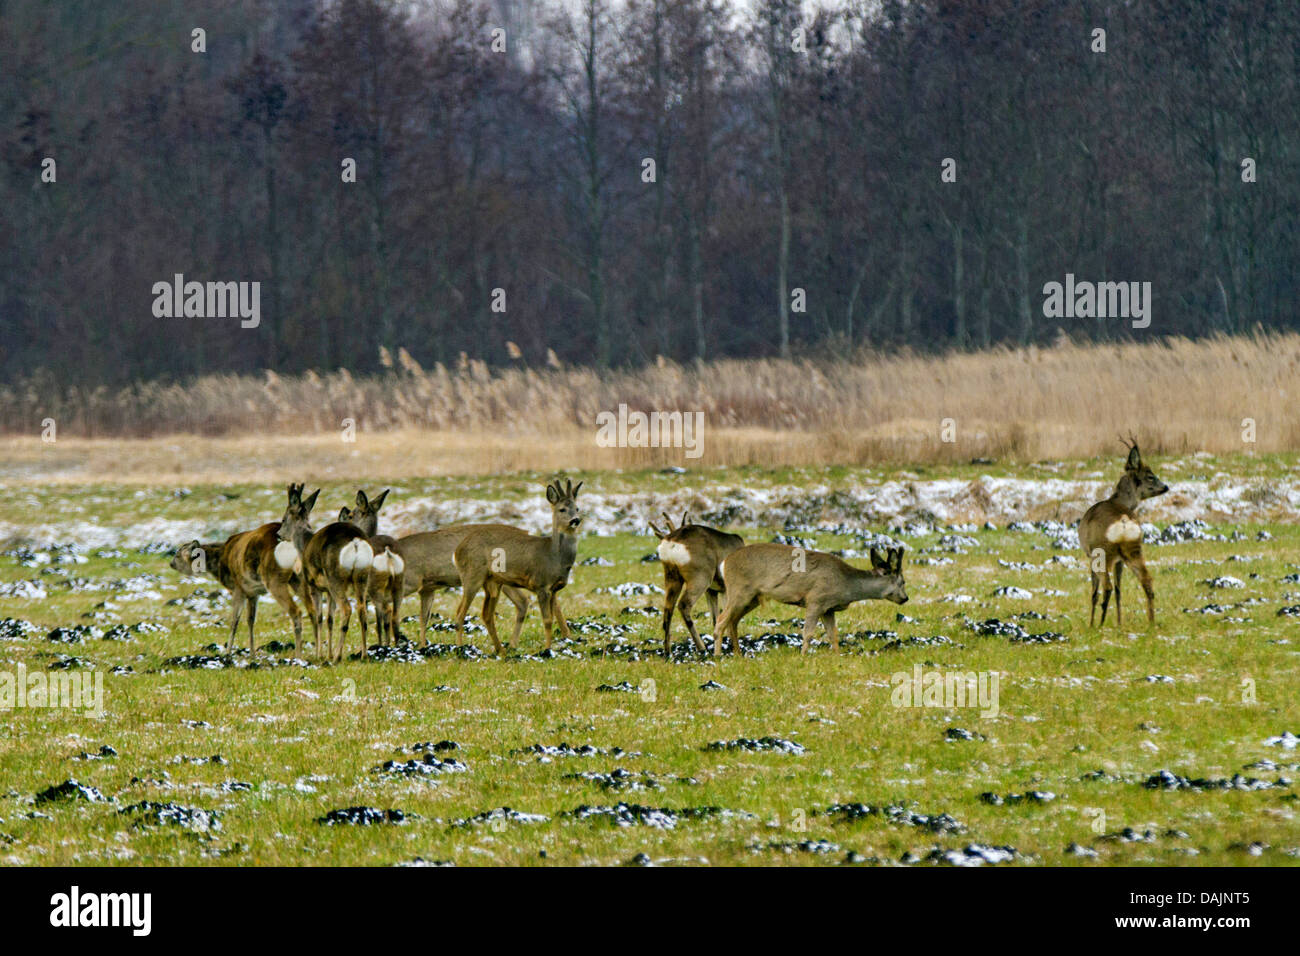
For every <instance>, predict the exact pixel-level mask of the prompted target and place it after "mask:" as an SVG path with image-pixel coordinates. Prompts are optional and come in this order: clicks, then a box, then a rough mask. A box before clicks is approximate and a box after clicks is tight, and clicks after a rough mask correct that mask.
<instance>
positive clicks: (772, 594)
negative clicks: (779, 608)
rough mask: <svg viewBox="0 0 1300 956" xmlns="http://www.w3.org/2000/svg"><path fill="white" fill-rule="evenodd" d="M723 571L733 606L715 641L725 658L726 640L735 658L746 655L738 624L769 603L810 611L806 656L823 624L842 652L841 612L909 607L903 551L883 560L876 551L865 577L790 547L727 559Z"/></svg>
mask: <svg viewBox="0 0 1300 956" xmlns="http://www.w3.org/2000/svg"><path fill="white" fill-rule="evenodd" d="M718 571H719V573H720V574H721V575H722V580H723V582H724V583H725V585H726V589H727V606H726V609H725V610H724V611H723V612H722V623H721V624H720V625H719V626H718V629H717V633H715V634H714V635H713V656H714V657H718V656H720V655H721V653H722V637H723V635H726V636H727V637H729V638H730V639H731V650H732V653H736V652H738V651H739V650H740V639H739V637H738V636H737V635H736V624H737V623H738V622H739V621H740V619H741V618H743V617H744V616H745V615H746V614H748V613H749V612H750V611H752V610H753V609H754V608H756V607H758V603H759V601H760V600H762V599H764V598H769V599H771V600H775V601H780V602H781V603H783V604H795V605H798V606H800V607H802V608H804V620H803V653H804V654H807V653H808V648H809V646H810V645H811V644H812V636H813V632H814V631H816V630H817V622H818V621H819V620H820V621H821V622H822V626H823V627H824V628H825V629H826V635H827V636H828V637H829V638H830V639H831V647H833V648H834V649H835V650H839V647H840V636H839V632H838V631H836V629H835V612H836V611H842V610H844V609H845V608H846V607H848V606H849V605H850V604H852V603H854V602H855V601H862V600H865V599H867V598H883V599H884V600H886V601H893V602H894V603H895V604H906V603H907V588H906V587H905V586H904V583H903V549H902V548H890V549H889V550H888V551H887V552H886V554H885V557H883V558H882V557H881V556H880V555H879V554H878V553H876V549H875V548H872V549H871V570H870V571H864V570H862V569H860V568H855V567H854V566H853V565H851V564H849V563H848V562H847V561H844V560H842V559H841V558H838V557H836V556H835V555H833V554H826V553H825V552H823V551H805V550H804V549H802V548H792V547H790V546H789V545H784V544H750V545H746V546H745V547H743V548H739V549H737V550H735V551H733V552H732V553H731V554H729V555H727V556H726V557H725V558H724V559H723V560H722V562H721V564H719V566H718Z"/></svg>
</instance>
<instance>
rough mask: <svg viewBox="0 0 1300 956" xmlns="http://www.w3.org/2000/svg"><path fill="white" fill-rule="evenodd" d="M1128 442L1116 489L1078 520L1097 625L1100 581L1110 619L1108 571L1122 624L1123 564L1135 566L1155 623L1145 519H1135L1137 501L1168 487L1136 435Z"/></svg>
mask: <svg viewBox="0 0 1300 956" xmlns="http://www.w3.org/2000/svg"><path fill="white" fill-rule="evenodd" d="M1125 444H1127V445H1128V446H1129V452H1128V460H1127V461H1125V463H1124V475H1123V477H1121V478H1120V480H1119V483H1118V484H1117V485H1115V491H1114V493H1113V494H1112V495H1111V496H1110V497H1109V498H1107V499H1106V500H1105V501H1099V502H1097V503H1096V504H1095V505H1093V506H1092V507H1091V508H1089V509H1088V510H1087V511H1085V512H1084V513H1083V517H1082V518H1080V519H1079V544H1081V545H1083V550H1084V553H1085V554H1086V555H1087V556H1088V557H1087V561H1088V574H1089V576H1090V578H1091V579H1092V611H1091V613H1090V614H1089V615H1088V626H1089V627H1093V626H1094V624H1093V621H1094V619H1095V618H1096V616H1097V584H1098V581H1099V579H1100V582H1101V584H1102V585H1103V591H1102V597H1101V623H1102V624H1105V623H1106V605H1107V604H1109V603H1110V590H1111V584H1110V576H1111V573H1112V572H1114V575H1115V626H1116V627H1122V626H1123V623H1124V622H1123V621H1122V620H1121V619H1120V609H1119V579H1120V575H1121V573H1122V572H1123V569H1124V565H1126V564H1127V565H1128V566H1129V567H1131V568H1132V569H1133V573H1134V574H1136V575H1137V577H1138V582H1139V583H1140V584H1141V585H1142V590H1143V591H1144V592H1146V596H1147V623H1148V624H1154V623H1155V622H1156V610H1155V591H1154V589H1153V588H1152V586H1151V572H1150V571H1148V570H1147V565H1146V562H1145V561H1144V560H1143V559H1142V524H1141V523H1140V522H1139V521H1138V520H1137V507H1138V503H1139V502H1141V501H1145V500H1146V499H1148V498H1155V497H1156V496H1157V495H1163V494H1164V493H1165V492H1166V491H1168V490H1169V486H1168V485H1166V484H1165V483H1164V482H1163V481H1161V480H1160V479H1159V478H1157V477H1156V473H1155V472H1154V471H1152V470H1151V469H1150V468H1149V467H1148V466H1147V465H1144V464H1143V463H1142V453H1141V452H1140V451H1138V446H1137V440H1136V439H1135V438H1133V437H1132V436H1130V437H1129V440H1128V441H1127V442H1125Z"/></svg>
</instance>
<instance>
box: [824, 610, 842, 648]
mask: <svg viewBox="0 0 1300 956" xmlns="http://www.w3.org/2000/svg"><path fill="white" fill-rule="evenodd" d="M822 627H824V628H825V629H826V636H827V637H829V638H830V639H831V649H832V650H836V651H838V650H839V649H840V632H839V631H838V630H836V629H835V612H834V611H827V612H826V613H825V614H823V615H822Z"/></svg>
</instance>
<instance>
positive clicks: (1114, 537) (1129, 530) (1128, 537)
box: [1106, 518, 1142, 544]
mask: <svg viewBox="0 0 1300 956" xmlns="http://www.w3.org/2000/svg"><path fill="white" fill-rule="evenodd" d="M1106 540H1107V541H1109V542H1110V543H1111V544H1120V543H1131V542H1133V541H1141V540H1142V526H1141V525H1140V524H1138V523H1137V522H1136V521H1134V520H1133V519H1132V518H1120V519H1119V520H1118V521H1116V522H1115V523H1114V524H1112V525H1111V526H1110V527H1109V528H1107V529H1106Z"/></svg>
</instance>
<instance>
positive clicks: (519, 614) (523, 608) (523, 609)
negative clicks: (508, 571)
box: [501, 584, 567, 647]
mask: <svg viewBox="0 0 1300 956" xmlns="http://www.w3.org/2000/svg"><path fill="white" fill-rule="evenodd" d="M501 593H502V594H504V595H505V596H506V597H507V598H509V599H510V603H512V604H513V605H514V606H515V631H514V633H513V634H512V635H510V643H511V644H513V645H514V646H515V647H518V646H519V635H520V634H521V633H522V632H523V629H524V618H526V617H527V616H528V600H529V598H528V592H527V591H522V590H520V589H519V588H516V587H511V586H510V585H509V584H503V585H502V586H501ZM566 636H567V635H566Z"/></svg>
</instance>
